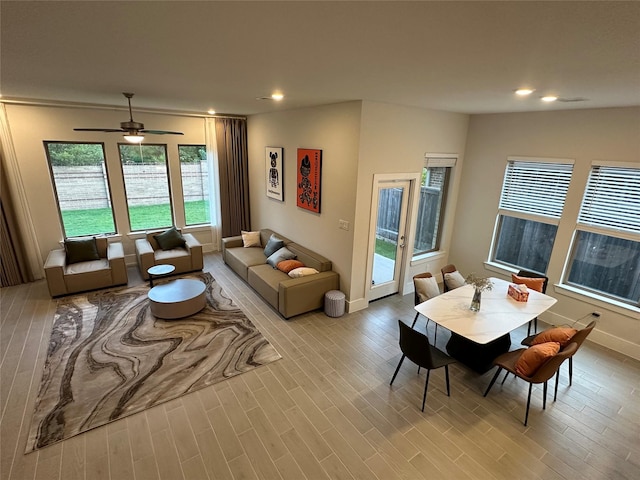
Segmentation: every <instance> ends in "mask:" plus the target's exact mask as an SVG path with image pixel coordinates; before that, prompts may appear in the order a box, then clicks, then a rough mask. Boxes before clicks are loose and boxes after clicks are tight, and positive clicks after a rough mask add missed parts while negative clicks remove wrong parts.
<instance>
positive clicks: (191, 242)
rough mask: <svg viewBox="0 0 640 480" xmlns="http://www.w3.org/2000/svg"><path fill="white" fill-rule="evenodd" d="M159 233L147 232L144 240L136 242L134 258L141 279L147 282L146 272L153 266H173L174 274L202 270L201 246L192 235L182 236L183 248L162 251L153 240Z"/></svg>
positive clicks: (140, 239)
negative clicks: (135, 258)
mask: <svg viewBox="0 0 640 480" xmlns="http://www.w3.org/2000/svg"><path fill="white" fill-rule="evenodd" d="M178 231H180V229H178ZM161 232H162V231H157V232H147V233H146V236H145V238H139V239H137V240H136V243H135V246H136V257H137V259H138V266H139V267H140V273H141V275H142V278H143V279H145V280H149V273H148V270H149V268H150V267H153V266H154V265H173V266H174V267H176V269H175V271H174V272H173V273H174V274H175V273H186V272H193V271H197V270H202V268H203V267H204V259H203V256H202V245H200V242H198V240H196V238H195V237H194V236H193V235H191V234H190V233H183V234H182V236H183V237H184V240H185V246H184V247H178V248H172V249H170V250H162V249H161V248H160V245H158V242H157V241H156V239H155V238H154V235H157V234H159V233H161Z"/></svg>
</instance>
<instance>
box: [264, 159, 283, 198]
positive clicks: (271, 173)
mask: <svg viewBox="0 0 640 480" xmlns="http://www.w3.org/2000/svg"><path fill="white" fill-rule="evenodd" d="M283 150H284V149H283V148H280V147H267V152H266V155H265V165H266V178H267V197H269V198H275V199H276V200H280V201H281V202H284V190H283V188H282V184H283V179H282V153H283Z"/></svg>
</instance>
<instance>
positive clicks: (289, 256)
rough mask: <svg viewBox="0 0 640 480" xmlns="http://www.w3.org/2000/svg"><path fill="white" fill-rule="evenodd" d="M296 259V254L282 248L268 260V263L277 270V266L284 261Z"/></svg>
mask: <svg viewBox="0 0 640 480" xmlns="http://www.w3.org/2000/svg"><path fill="white" fill-rule="evenodd" d="M294 258H296V254H295V253H293V252H292V251H291V250H289V249H288V248H287V247H282V248H280V249H278V251H276V252H274V253H273V254H271V255H270V256H269V258H267V263H268V264H269V265H271V266H272V267H273V268H277V265H278V264H279V263H280V262H282V261H283V260H293V259H294Z"/></svg>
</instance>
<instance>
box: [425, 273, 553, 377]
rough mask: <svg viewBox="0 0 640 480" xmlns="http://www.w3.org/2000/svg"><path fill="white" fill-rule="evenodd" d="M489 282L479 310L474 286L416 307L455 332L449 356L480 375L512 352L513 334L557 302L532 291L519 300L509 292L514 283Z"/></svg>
mask: <svg viewBox="0 0 640 480" xmlns="http://www.w3.org/2000/svg"><path fill="white" fill-rule="evenodd" d="M489 280H490V281H491V283H492V288H491V290H485V291H483V292H482V295H481V302H480V309H479V311H472V310H471V309H470V305H471V300H472V298H473V294H474V292H475V287H474V286H473V285H463V286H461V287H458V288H455V289H453V290H449V291H448V292H445V293H442V294H440V295H438V296H435V297H433V298H430V299H429V300H427V301H425V302H422V303H420V304H418V305H416V306H415V310H416V311H417V312H418V313H420V314H421V315H423V316H425V317H427V318H429V319H430V320H431V321H433V322H434V323H435V324H436V325H438V326H441V327H444V328H446V329H447V330H449V331H450V332H451V337H450V339H449V341H448V342H447V345H446V348H447V352H448V353H449V355H451V356H452V357H454V358H456V359H457V360H459V361H460V362H462V363H464V364H465V365H467V366H468V367H470V368H471V369H473V370H475V371H477V372H478V373H484V372H486V371H487V370H489V369H490V368H491V367H492V365H493V360H494V359H495V358H496V357H497V356H498V355H501V354H502V353H505V352H507V351H509V348H510V347H511V335H510V332H512V331H513V330H515V329H517V328H518V327H520V326H522V325H525V324H526V323H528V322H529V321H531V320H533V319H534V318H536V317H537V316H539V315H540V314H542V313H544V312H545V311H547V310H548V309H549V308H551V306H553V305H554V304H555V303H556V301H557V300H556V299H555V298H553V297H551V296H549V295H546V294H544V293H541V292H537V291H535V290H531V289H529V290H528V298H527V301H518V300H515V299H514V298H512V297H511V296H509V294H508V293H507V292H508V289H509V285H511V284H512V283H511V282H508V281H505V280H502V279H500V278H495V277H491V278H490V279H489Z"/></svg>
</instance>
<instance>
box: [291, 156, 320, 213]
mask: <svg viewBox="0 0 640 480" xmlns="http://www.w3.org/2000/svg"><path fill="white" fill-rule="evenodd" d="M321 179H322V150H314V149H308V148H299V149H298V172H297V190H296V195H297V198H296V204H297V205H298V207H300V208H304V209H306V210H310V211H312V212H315V213H320V187H321V184H320V181H321Z"/></svg>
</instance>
